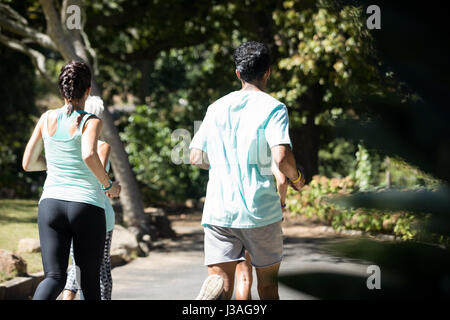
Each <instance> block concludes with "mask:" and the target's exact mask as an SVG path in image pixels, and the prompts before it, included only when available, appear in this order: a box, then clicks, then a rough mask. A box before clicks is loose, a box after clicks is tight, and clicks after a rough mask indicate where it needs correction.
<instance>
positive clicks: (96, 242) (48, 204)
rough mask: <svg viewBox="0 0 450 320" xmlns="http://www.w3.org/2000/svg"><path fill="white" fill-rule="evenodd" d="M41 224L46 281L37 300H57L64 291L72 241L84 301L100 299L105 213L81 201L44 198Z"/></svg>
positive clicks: (37, 291)
mask: <svg viewBox="0 0 450 320" xmlns="http://www.w3.org/2000/svg"><path fill="white" fill-rule="evenodd" d="M38 225H39V238H40V242H41V251H42V263H43V265H44V273H45V278H44V280H43V281H42V282H41V283H40V284H39V286H38V287H37V289H36V292H35V293H34V297H33V300H55V299H56V298H57V297H58V295H59V294H60V293H61V291H62V290H63V289H64V286H65V284H66V277H67V266H68V262H69V253H70V242H71V240H72V238H73V249H74V255H75V260H76V262H77V265H78V267H79V268H80V276H81V283H80V285H81V289H82V290H83V294H84V298H85V299H86V300H100V285H99V283H100V278H99V273H100V272H99V270H100V264H101V261H102V256H103V248H104V242H105V236H106V234H105V233H106V222H105V211H104V210H103V209H102V208H100V207H97V206H94V205H90V204H86V203H81V202H72V201H64V200H56V199H44V200H42V201H41V203H40V204H39V210H38Z"/></svg>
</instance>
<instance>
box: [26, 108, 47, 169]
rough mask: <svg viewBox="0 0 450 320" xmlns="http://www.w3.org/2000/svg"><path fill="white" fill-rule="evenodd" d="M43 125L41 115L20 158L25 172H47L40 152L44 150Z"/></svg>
mask: <svg viewBox="0 0 450 320" xmlns="http://www.w3.org/2000/svg"><path fill="white" fill-rule="evenodd" d="M43 123H44V116H43V115H42V116H41V118H40V119H39V121H38V123H37V124H36V127H35V128H34V131H33V134H32V135H31V137H30V140H29V141H28V143H27V146H26V148H25V152H24V154H23V158H22V167H23V169H24V170H25V171H45V170H47V163H46V161H45V158H44V157H43V156H42V150H44V141H43V140H42V127H43Z"/></svg>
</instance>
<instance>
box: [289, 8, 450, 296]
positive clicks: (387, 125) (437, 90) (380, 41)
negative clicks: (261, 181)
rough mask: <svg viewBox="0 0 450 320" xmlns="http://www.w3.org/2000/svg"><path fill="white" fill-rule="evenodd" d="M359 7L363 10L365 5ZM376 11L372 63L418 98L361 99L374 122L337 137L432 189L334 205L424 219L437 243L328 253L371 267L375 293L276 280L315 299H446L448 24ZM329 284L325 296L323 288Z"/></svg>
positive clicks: (357, 246)
mask: <svg viewBox="0 0 450 320" xmlns="http://www.w3.org/2000/svg"><path fill="white" fill-rule="evenodd" d="M365 3H366V4H369V1H365ZM382 8H383V9H384V11H383V28H382V30H378V32H375V33H374V37H375V43H376V47H377V49H378V50H379V53H380V57H381V58H382V59H383V61H385V62H386V63H387V64H388V65H390V66H391V67H392V69H393V71H394V72H395V73H396V74H397V77H398V78H399V79H401V80H404V81H406V82H407V83H408V85H409V86H410V88H411V89H412V90H414V91H415V92H417V94H418V95H419V96H420V97H421V98H420V99H417V100H413V101H411V100H407V101H399V100H398V99H397V98H396V97H394V96H393V95H389V96H385V97H380V96H378V97H374V96H373V95H363V94H361V99H362V102H363V104H364V105H365V106H366V107H367V108H368V109H371V110H373V112H374V114H377V116H376V117H372V118H368V119H364V120H365V121H359V122H356V121H347V122H346V123H345V125H343V129H344V130H343V131H344V132H345V133H346V136H347V137H352V138H353V139H355V140H357V141H361V140H362V141H364V145H365V146H366V147H367V148H370V149H376V150H378V151H379V152H380V153H382V154H385V155H387V156H389V157H390V158H391V159H392V158H395V159H398V158H400V159H402V161H404V162H406V163H409V164H410V165H411V167H412V168H417V172H418V173H419V175H420V176H422V177H426V176H428V175H431V176H433V177H434V179H428V180H431V181H429V182H431V184H434V182H433V180H438V181H440V183H437V186H436V187H435V188H433V189H430V188H427V189H424V188H422V189H417V190H392V189H390V190H385V191H379V192H364V193H355V194H352V195H351V196H346V197H343V198H340V199H337V200H336V201H335V202H337V203H339V204H341V205H345V206H346V207H347V208H349V209H350V208H351V209H355V208H364V209H365V210H383V211H384V212H386V213H393V212H396V211H406V212H410V213H413V214H414V215H415V216H420V217H426V219H422V221H419V228H420V229H419V231H420V233H422V234H423V236H425V238H427V237H428V240H429V239H439V242H438V244H439V245H436V244H435V243H429V241H427V242H428V243H426V242H419V241H407V242H403V243H401V242H400V243H399V242H394V243H386V242H378V241H370V240H367V239H358V240H354V241H346V242H341V243H335V244H333V245H332V246H331V247H330V249H331V250H332V251H333V252H334V253H335V254H340V255H341V256H344V257H348V258H352V259H362V260H364V261H370V262H371V263H372V264H376V265H377V266H379V268H380V269H381V270H382V275H381V279H382V280H381V281H382V284H381V286H382V290H367V287H365V286H364V284H365V280H366V279H364V278H363V277H358V276H355V277H353V279H349V277H348V276H343V275H341V274H338V273H335V272H328V273H326V274H321V275H318V274H317V272H303V273H299V274H297V275H291V276H290V278H289V279H281V281H282V282H284V283H285V284H288V285H289V283H291V284H292V286H294V287H295V288H297V289H298V290H301V291H303V292H306V293H309V294H313V295H314V296H315V297H318V298H328V299H343V298H346V299H349V298H351V299H383V298H384V299H392V298H397V299H399V298H401V299H405V298H406V299H417V298H426V299H436V298H440V299H442V298H446V299H448V297H449V296H450V284H449V281H448V279H449V277H450V272H449V270H450V249H449V248H448V245H449V243H450V241H449V238H450V189H449V188H448V183H449V182H450V170H449V167H448V163H449V161H450V144H449V137H450V132H449V127H448V123H447V122H448V121H447V119H448V117H449V108H448V101H449V92H450V91H449V87H450V81H449V78H448V74H449V73H450V63H449V60H448V59H447V55H448V50H449V46H448V44H446V45H445V49H444V48H442V44H441V43H440V39H441V38H442V37H443V36H444V35H445V34H447V33H448V25H447V23H446V21H445V14H444V13H442V12H439V11H436V10H434V9H432V8H426V7H424V6H421V5H416V4H413V3H411V2H407V1H395V3H394V2H392V1H389V2H388V1H385V2H383V4H382ZM413 17H416V18H417V17H418V18H417V19H416V20H415V32H413V33H411V25H410V24H408V23H406V21H411V19H412V18H413ZM399 21H403V22H404V23H399ZM406 61H407V62H406ZM405 62H406V63H405ZM413 170H414V169H413ZM420 172H425V173H426V174H421V173H420ZM419 183H421V184H423V183H425V184H426V183H427V182H426V181H424V182H419ZM392 217H394V214H392ZM408 219H409V217H408V218H407V219H406V220H403V221H400V222H399V223H397V226H398V227H397V229H398V228H402V227H404V226H405V225H407V224H408V223H410V221H407V220H408ZM323 280H326V281H323ZM330 286H331V287H332V288H333V290H329V288H330Z"/></svg>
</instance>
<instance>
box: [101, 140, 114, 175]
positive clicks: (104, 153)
mask: <svg viewBox="0 0 450 320" xmlns="http://www.w3.org/2000/svg"><path fill="white" fill-rule="evenodd" d="M110 154H111V146H110V145H109V144H107V143H106V142H103V143H102V144H101V145H100V146H99V147H98V156H99V157H100V161H101V162H102V165H103V168H105V170H106V164H107V163H108V159H109V155H110Z"/></svg>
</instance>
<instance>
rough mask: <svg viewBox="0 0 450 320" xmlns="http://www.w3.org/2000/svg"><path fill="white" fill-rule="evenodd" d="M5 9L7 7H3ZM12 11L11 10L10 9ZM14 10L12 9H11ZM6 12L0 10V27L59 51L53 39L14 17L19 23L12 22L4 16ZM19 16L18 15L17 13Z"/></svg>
mask: <svg viewBox="0 0 450 320" xmlns="http://www.w3.org/2000/svg"><path fill="white" fill-rule="evenodd" d="M2 7H3V8H4V7H5V6H4V5H2ZM10 9H11V8H10ZM11 10H12V9H11ZM4 12H5V11H4V10H0V27H2V28H4V29H5V30H8V31H10V32H12V33H14V34H17V35H20V36H22V37H26V38H28V39H31V40H32V41H34V42H36V43H37V44H39V45H41V46H43V47H45V48H48V49H51V50H57V48H56V45H55V43H54V42H53V41H52V39H51V38H50V37H49V36H48V35H46V34H44V33H41V32H39V31H36V30H34V29H32V28H30V27H28V26H27V25H25V24H24V23H23V21H22V19H23V18H22V19H20V18H18V17H16V16H13V17H14V18H15V19H16V20H17V21H15V20H11V19H10V18H8V17H7V16H6V15H5V14H4ZM17 15H18V13H17Z"/></svg>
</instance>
